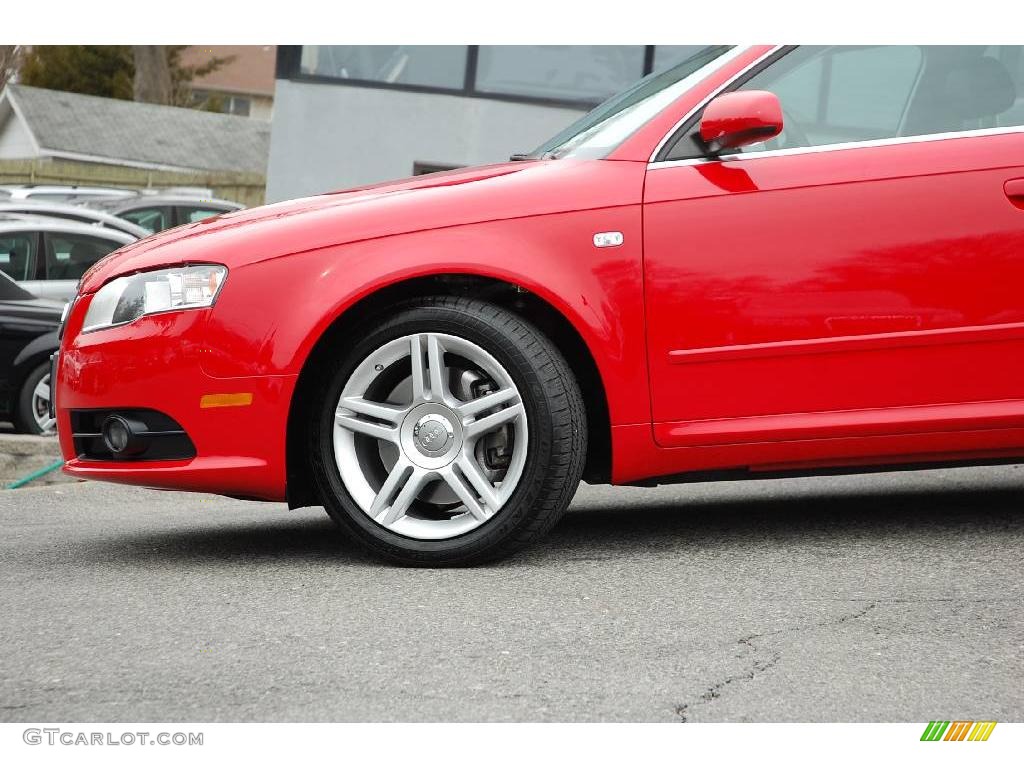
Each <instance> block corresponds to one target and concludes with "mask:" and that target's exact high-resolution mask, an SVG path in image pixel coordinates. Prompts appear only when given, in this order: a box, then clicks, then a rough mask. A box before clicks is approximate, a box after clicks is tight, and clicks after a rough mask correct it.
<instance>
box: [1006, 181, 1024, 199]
mask: <svg viewBox="0 0 1024 768" xmlns="http://www.w3.org/2000/svg"><path fill="white" fill-rule="evenodd" d="M1003 190H1004V191H1005V192H1006V196H1007V197H1008V198H1010V199H1011V200H1013V199H1014V198H1018V199H1021V198H1024V179H1010V180H1009V181H1008V182H1006V183H1005V184H1004V185H1003Z"/></svg>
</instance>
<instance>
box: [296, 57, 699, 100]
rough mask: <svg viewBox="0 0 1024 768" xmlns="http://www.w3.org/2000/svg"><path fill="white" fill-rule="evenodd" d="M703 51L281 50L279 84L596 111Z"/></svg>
mask: <svg viewBox="0 0 1024 768" xmlns="http://www.w3.org/2000/svg"><path fill="white" fill-rule="evenodd" d="M705 47H706V46H701V45H659V46H653V45H646V46H644V45H479V46H478V45H279V46H278V47H277V77H278V78H279V79H286V80H287V79H298V80H302V79H316V80H335V81H341V82H344V81H351V84H352V85H356V86H363V87H381V88H395V89H403V88H406V89H410V90H415V91H436V92H440V93H450V94H456V95H462V96H476V97H482V98H492V99H507V100H513V101H525V102H534V103H539V104H558V105H563V106H571V107H589V106H594V105H596V104H599V103H600V102H602V101H604V100H605V99H606V98H607V97H609V96H611V95H612V94H615V93H618V92H619V91H621V90H622V89H624V88H626V87H627V86H629V85H630V84H631V83H633V82H635V81H637V80H639V79H640V78H641V77H643V76H644V75H646V74H649V73H650V72H651V71H655V70H663V69H666V68H668V67H670V66H673V65H675V64H678V63H680V62H682V61H684V60H685V59H687V58H689V57H690V56H692V55H693V54H695V53H697V52H698V51H700V50H702V49H703V48H705Z"/></svg>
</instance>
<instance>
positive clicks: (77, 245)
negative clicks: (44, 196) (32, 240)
mask: <svg viewBox="0 0 1024 768" xmlns="http://www.w3.org/2000/svg"><path fill="white" fill-rule="evenodd" d="M45 237H46V279H47V280H78V279H79V278H81V276H82V275H84V274H85V271H86V270H87V269H88V268H89V267H91V266H92V265H93V264H95V263H96V262H97V261H99V260H100V259H102V258H103V257H104V256H106V255H107V254H108V253H110V252H111V251H115V250H117V249H118V248H120V247H121V244H120V243H118V242H115V241H113V240H106V239H104V238H101V237H92V236H91V235H78V234H71V233H64V232H47V233H46V236H45Z"/></svg>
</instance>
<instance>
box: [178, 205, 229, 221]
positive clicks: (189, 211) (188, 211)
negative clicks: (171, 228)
mask: <svg viewBox="0 0 1024 768" xmlns="http://www.w3.org/2000/svg"><path fill="white" fill-rule="evenodd" d="M222 213H226V211H220V210H216V209H214V208H202V207H200V206H191V205H181V206H178V221H180V222H181V223H182V224H191V223H192V222H196V221H202V220H203V219H208V218H210V217H211V216H220V215H221V214H222Z"/></svg>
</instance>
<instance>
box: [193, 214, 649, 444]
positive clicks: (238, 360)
mask: <svg viewBox="0 0 1024 768" xmlns="http://www.w3.org/2000/svg"><path fill="white" fill-rule="evenodd" d="M641 227H642V222H641V209H640V206H639V205H624V206H616V207H611V208H601V209H595V210H586V211H575V212H567V213H561V214H557V215H551V216H535V217H528V218H522V219H511V220H502V221H491V222H484V223H481V224H472V225H466V226H458V227H449V228H443V229H435V230H426V231H420V232H415V233H409V234H404V235H396V236H391V237H385V238H377V239H372V240H365V241H361V242H357V243H350V244H348V245H344V246H334V247H329V248H322V249H317V250H313V251H308V252H305V253H299V254H294V255H291V256H283V257H280V258H276V259H270V260H267V261H263V262H260V263H258V264H252V265H247V266H244V267H240V268H236V269H235V270H233V271H232V272H231V274H230V275H229V277H228V280H227V282H226V283H225V286H224V289H223V290H222V292H221V295H220V296H219V297H218V300H217V304H216V306H215V307H214V310H213V311H212V313H211V315H210V320H209V325H208V326H207V334H206V343H205V344H204V350H203V355H204V357H203V361H202V365H203V369H204V371H205V372H206V373H207V374H208V375H211V376H215V377H221V378H230V377H235V376H253V375H290V374H297V373H299V372H300V371H301V369H302V366H303V364H304V362H305V360H306V358H307V357H308V356H309V354H310V352H311V350H312V349H313V346H314V345H315V344H316V342H317V340H318V339H319V338H320V337H321V336H322V335H323V333H324V332H325V331H326V330H327V329H328V328H329V327H330V326H331V324H332V323H334V322H335V321H336V320H337V319H338V318H339V317H341V316H342V315H343V314H344V312H345V311H346V310H348V309H349V308H351V307H352V306H353V305H354V304H356V303H357V302H358V301H360V300H361V299H363V298H365V297H367V296H369V295H371V294H372V293H375V292H376V291H379V290H381V289H383V288H386V287H388V286H392V285H395V284H397V283H400V282H402V281H405V280H410V279H415V278H418V277H424V276H432V275H446V274H462V275H476V276H480V277H487V278H493V279H497V280H503V281H506V282H508V283H512V284H516V285H519V286H521V287H522V288H524V289H526V290H529V291H530V292H532V293H534V294H535V295H537V296H538V297H540V298H541V299H543V300H544V301H546V302H548V303H549V304H550V305H551V306H552V307H553V308H554V309H555V310H557V311H558V312H560V313H561V314H562V315H563V316H564V317H565V318H566V319H567V320H568V321H569V323H571V324H572V325H573V327H574V328H575V329H576V330H577V332H578V333H579V335H580V336H581V338H582V339H583V340H584V342H585V343H586V345H587V347H588V348H589V350H590V352H591V355H592V356H593V358H594V361H595V363H596V364H597V368H598V371H599V373H600V375H601V379H602V382H603V384H604V387H605V392H606V395H607V400H608V403H609V416H610V418H611V422H612V424H613V425H617V424H637V423H649V422H650V401H649V396H648V392H649V389H648V386H647V365H646V358H645V342H644V321H643V282H642V239H641ZM605 231H618V232H621V233H622V234H623V243H622V245H620V246H618V247H612V248H597V247H595V246H594V242H593V237H594V234H595V233H597V232H605Z"/></svg>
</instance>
